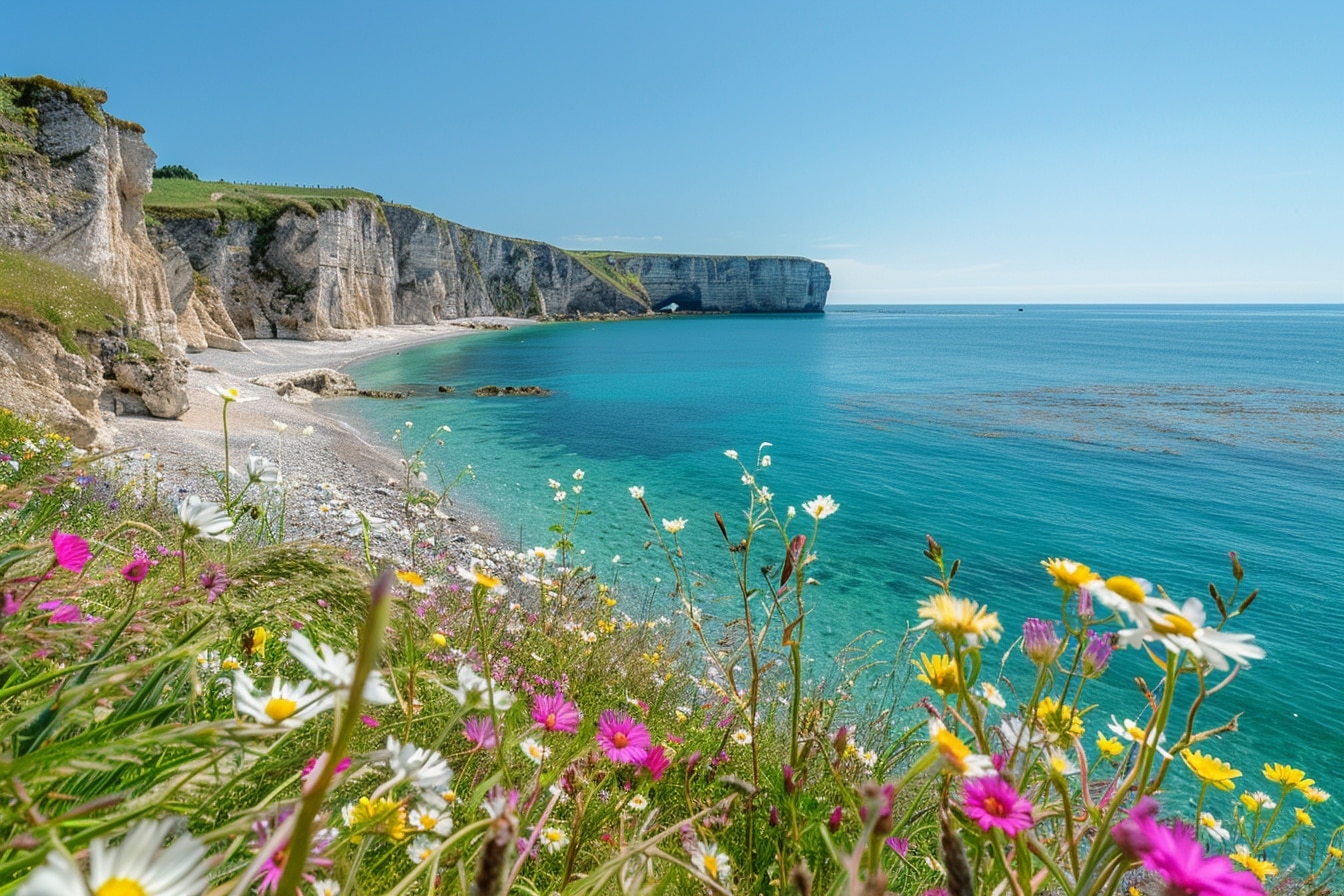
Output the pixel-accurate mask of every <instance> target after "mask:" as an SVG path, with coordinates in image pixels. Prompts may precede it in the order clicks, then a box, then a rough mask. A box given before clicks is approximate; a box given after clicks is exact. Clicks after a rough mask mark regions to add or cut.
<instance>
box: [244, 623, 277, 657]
mask: <svg viewBox="0 0 1344 896" xmlns="http://www.w3.org/2000/svg"><path fill="white" fill-rule="evenodd" d="M270 636H271V635H270V632H268V631H266V629H265V628H263V627H262V626H260V625H259V626H257V627H256V628H254V629H252V630H251V631H250V632H243V650H244V651H245V652H247V653H248V654H249V655H252V656H265V655H266V639H267V638H269V637H270Z"/></svg>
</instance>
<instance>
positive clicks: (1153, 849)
mask: <svg viewBox="0 0 1344 896" xmlns="http://www.w3.org/2000/svg"><path fill="white" fill-rule="evenodd" d="M1156 814H1157V803H1156V802H1154V801H1153V800H1152V799H1150V798H1147V797H1145V798H1144V799H1142V800H1140V801H1139V802H1138V804H1137V805H1135V806H1134V808H1133V809H1131V810H1130V812H1129V817H1128V818H1126V819H1125V820H1124V821H1122V822H1120V823H1119V824H1117V825H1115V827H1113V828H1112V829H1111V836H1112V837H1113V838H1114V839H1115V842H1116V844H1117V845H1119V847H1120V848H1121V849H1122V850H1123V851H1124V852H1125V853H1126V854H1127V855H1129V856H1131V857H1132V858H1137V859H1140V860H1141V861H1142V862H1143V866H1144V867H1145V868H1147V869H1148V870H1149V871H1155V872H1157V873H1158V874H1160V875H1161V876H1162V878H1163V879H1164V880H1166V882H1167V891H1168V892H1172V893H1182V894H1186V896H1263V894H1264V892H1265V888H1264V887H1263V886H1262V885H1261V883H1260V881H1259V879H1258V878H1256V876H1255V875H1254V874H1253V873H1251V872H1250V871H1238V870H1236V869H1235V868H1234V866H1233V865H1232V860H1231V859H1229V858H1228V857H1227V856H1221V855H1215V856H1207V857H1206V856H1205V855H1204V847H1202V846H1200V845H1199V840H1198V839H1196V837H1195V832H1194V831H1193V830H1192V829H1190V828H1188V827H1186V826H1185V825H1184V824H1182V823H1181V822H1179V821H1178V822H1176V824H1175V825H1173V826H1172V827H1167V826H1166V825H1163V824H1158V822H1157V818H1156Z"/></svg>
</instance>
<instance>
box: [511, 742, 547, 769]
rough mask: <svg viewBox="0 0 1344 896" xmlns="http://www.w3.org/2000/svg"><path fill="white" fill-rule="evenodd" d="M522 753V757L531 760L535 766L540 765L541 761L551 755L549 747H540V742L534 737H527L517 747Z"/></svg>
mask: <svg viewBox="0 0 1344 896" xmlns="http://www.w3.org/2000/svg"><path fill="white" fill-rule="evenodd" d="M518 748H519V749H521V750H522V751H523V755H524V756H526V757H527V758H528V759H531V760H532V761H533V762H535V763H536V764H537V765H541V763H542V760H545V759H548V758H549V757H550V755H551V749H550V747H546V746H542V743H541V741H539V740H537V739H536V738H535V737H529V738H527V739H526V740H525V741H523V742H522V743H520V744H519V745H518Z"/></svg>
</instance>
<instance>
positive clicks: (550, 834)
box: [546, 831, 561, 843]
mask: <svg viewBox="0 0 1344 896" xmlns="http://www.w3.org/2000/svg"><path fill="white" fill-rule="evenodd" d="M560 837H561V834H560V832H559V831H547V832H546V839H547V840H549V841H550V842H552V843H559V842H560Z"/></svg>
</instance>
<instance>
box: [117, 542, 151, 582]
mask: <svg viewBox="0 0 1344 896" xmlns="http://www.w3.org/2000/svg"><path fill="white" fill-rule="evenodd" d="M149 565H150V564H149V555H148V554H146V553H145V549H144V548H136V549H135V552H134V553H133V554H132V555H131V562H130V563H127V564H126V565H125V566H123V567H122V568H121V577H122V578H123V579H125V580H126V581H128V582H130V583H131V584H132V585H139V584H140V583H141V582H143V581H144V580H145V576H147V575H149Z"/></svg>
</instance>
